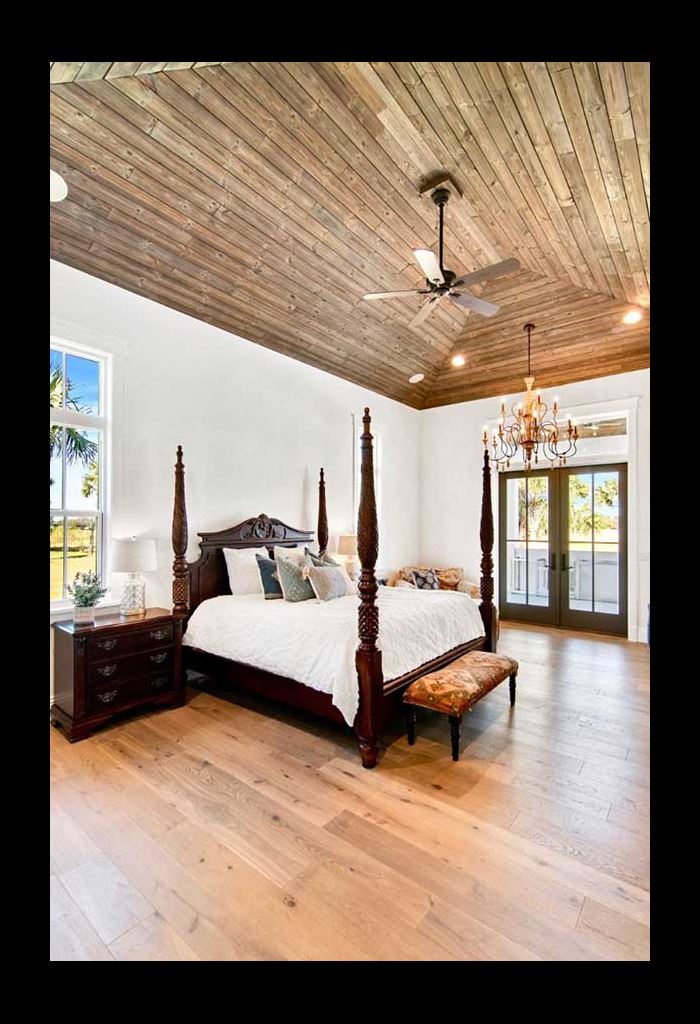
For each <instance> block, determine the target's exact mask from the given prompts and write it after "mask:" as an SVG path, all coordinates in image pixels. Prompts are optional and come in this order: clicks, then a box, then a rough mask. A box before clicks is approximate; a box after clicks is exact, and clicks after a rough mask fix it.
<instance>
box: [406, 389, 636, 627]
mask: <svg viewBox="0 0 700 1024" xmlns="http://www.w3.org/2000/svg"><path fill="white" fill-rule="evenodd" d="M649 379H650V374H649V370H637V371H635V372H633V373H622V374H617V375H615V376H613V377H601V378H599V379H597V380H590V381H582V382H580V383H577V384H567V385H565V386H563V387H558V388H556V389H549V388H548V389H546V392H547V394H554V392H555V391H556V394H557V395H558V397H559V399H560V405H561V407H562V409H572V410H575V409H576V407H579V406H585V407H591V406H593V405H596V404H599V403H613V405H614V406H617V407H618V408H619V409H620V410H626V409H629V410H630V413H632V412H633V410H634V408H635V407H636V417H634V416H632V419H634V418H636V430H634V431H633V432H632V433H631V434H630V437H629V441H630V445H631V448H630V453H629V467H630V468H629V479H628V490H629V550H628V560H629V563H630V564H629V570H630V581H629V582H630V593H629V627H630V628H629V636H630V638H631V639H635V640H640V641H642V640H644V639H645V638H646V608H647V604H648V602H649V600H650V598H649V549H650V534H649V502H650V471H649V470H650V467H649V462H650V451H649ZM545 397H546V395H545ZM635 399H636V401H635ZM508 408H510V402H509V403H508ZM612 408H613V406H611V407H610V411H612ZM498 414H499V402H498V398H486V399H482V400H479V401H476V402H463V403H460V404H458V405H449V406H443V407H442V408H439V409H427V410H425V411H423V412H421V414H420V416H421V431H420V439H421V447H420V470H419V475H420V485H421V505H420V512H419V521H420V557H421V561H422V562H428V563H431V564H436V565H460V566H464V567H465V569H466V571H467V574H468V576H469V578H470V579H473V580H478V579H479V563H480V560H481V552H480V548H479V518H480V513H481V465H482V459H483V451H484V449H483V445H482V443H481V434H482V430H483V426H484V424H486V423H490V422H491V421H493V420H494V417H497V416H498ZM575 464H576V460H573V462H572V465H575ZM497 484H498V481H497V480H496V479H495V476H494V478H493V480H492V491H493V503H494V521H495V527H496V537H497V536H498V489H497ZM497 550H498V548H497V547H496V549H495V551H494V560H495V561H496V562H497V557H496V552H497ZM496 592H497V593H498V591H496Z"/></svg>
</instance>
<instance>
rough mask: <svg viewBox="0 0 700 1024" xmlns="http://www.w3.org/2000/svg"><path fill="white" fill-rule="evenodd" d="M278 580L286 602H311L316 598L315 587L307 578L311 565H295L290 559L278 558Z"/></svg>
mask: <svg viewBox="0 0 700 1024" xmlns="http://www.w3.org/2000/svg"><path fill="white" fill-rule="evenodd" d="M276 561H277V578H278V579H279V582H280V586H281V587H282V596H283V597H284V599H285V601H310V600H311V599H312V598H313V597H315V594H314V591H313V587H312V586H311V584H310V583H309V581H308V579H307V578H306V574H308V572H309V571H310V566H309V565H295V563H294V562H291V561H290V560H289V559H288V558H278V559H276Z"/></svg>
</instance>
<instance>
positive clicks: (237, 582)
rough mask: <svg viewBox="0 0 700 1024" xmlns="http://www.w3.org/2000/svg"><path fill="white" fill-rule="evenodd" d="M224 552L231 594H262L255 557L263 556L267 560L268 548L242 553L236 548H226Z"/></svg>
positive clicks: (242, 551)
mask: <svg viewBox="0 0 700 1024" xmlns="http://www.w3.org/2000/svg"><path fill="white" fill-rule="evenodd" d="M223 551H224V558H225V560H226V569H227V570H228V582H229V586H230V588H231V593H232V594H236V595H240V594H260V593H261V592H262V586H261V584H260V573H259V572H258V563H257V562H256V560H255V556H256V555H262V556H263V557H264V558H267V548H244V549H243V550H241V551H238V550H236V548H224V549H223Z"/></svg>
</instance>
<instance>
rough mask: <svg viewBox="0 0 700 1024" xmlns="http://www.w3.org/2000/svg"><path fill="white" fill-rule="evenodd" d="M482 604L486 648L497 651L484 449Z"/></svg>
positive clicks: (487, 469)
mask: <svg viewBox="0 0 700 1024" xmlns="http://www.w3.org/2000/svg"><path fill="white" fill-rule="evenodd" d="M479 536H480V538H481V604H480V605H479V611H480V612H481V618H482V619H483V622H484V629H485V630H486V650H487V651H495V650H496V641H497V639H498V609H497V608H496V606H495V605H494V603H493V508H492V505H491V466H490V464H489V453H488V450H486V451H484V472H483V489H482V492H481V531H480V534H479Z"/></svg>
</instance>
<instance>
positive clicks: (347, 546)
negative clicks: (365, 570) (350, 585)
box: [338, 533, 357, 580]
mask: <svg viewBox="0 0 700 1024" xmlns="http://www.w3.org/2000/svg"><path fill="white" fill-rule="evenodd" d="M338 554H339V555H345V556H346V560H345V568H346V569H347V572H348V576H349V577H350V579H352V580H354V579H356V578H357V562H356V561H355V555H356V554H357V537H356V535H355V534H354V533H341V535H340V537H339V538H338Z"/></svg>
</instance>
